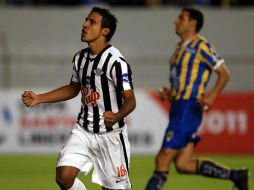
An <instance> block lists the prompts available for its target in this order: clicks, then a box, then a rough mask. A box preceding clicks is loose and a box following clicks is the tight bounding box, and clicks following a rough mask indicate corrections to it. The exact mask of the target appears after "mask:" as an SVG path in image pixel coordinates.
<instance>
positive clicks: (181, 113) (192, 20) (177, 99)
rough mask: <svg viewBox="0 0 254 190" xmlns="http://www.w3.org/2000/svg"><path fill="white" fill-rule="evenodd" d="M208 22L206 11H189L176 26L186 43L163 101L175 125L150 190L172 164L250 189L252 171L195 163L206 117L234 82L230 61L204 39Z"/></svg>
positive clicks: (176, 57)
mask: <svg viewBox="0 0 254 190" xmlns="http://www.w3.org/2000/svg"><path fill="white" fill-rule="evenodd" d="M203 20H204V19H203V14H202V12H201V11H199V10H197V9H194V8H184V9H182V11H181V13H180V15H179V16H178V17H177V19H176V21H175V26H176V34H177V35H178V36H179V37H180V40H181V41H180V43H179V44H178V46H177V48H176V51H175V52H174V54H173V55H172V57H171V59H170V71H171V72H170V84H171V87H170V89H169V88H163V89H162V90H161V92H160V93H161V97H162V98H164V99H165V98H167V99H168V100H169V101H170V102H171V110H170V116H169V124H168V127H167V130H166V132H165V136H164V139H163V143H162V147H161V149H160V151H159V153H158V154H157V156H156V168H155V171H154V173H153V175H152V177H151V178H150V180H149V182H148V184H147V186H146V190H160V189H162V187H163V185H164V183H165V182H166V180H167V176H168V173H169V169H170V165H171V163H172V162H174V164H175V166H176V169H177V171H178V172H179V173H184V174H197V175H203V176H206V177H212V178H219V179H229V180H231V181H232V182H233V183H234V186H235V187H236V188H237V189H238V190H248V170H247V169H240V170H235V169H228V168H226V167H223V166H221V165H218V164H217V163H215V162H213V161H210V160H206V159H204V160H202V159H194V158H193V151H194V147H195V145H196V144H197V143H198V141H199V140H200V138H199V136H198V135H197V130H198V128H199V126H200V124H201V120H202V113H203V111H204V110H206V109H209V108H210V107H211V106H212V105H213V103H214V101H215V99H216V97H217V96H218V95H219V94H220V92H221V91H222V90H223V88H224V87H225V85H226V84H227V82H228V80H229V71H228V69H227V67H226V65H225V64H224V60H223V59H222V58H221V56H219V55H218V53H217V52H216V51H215V49H214V47H213V46H212V45H211V44H210V43H209V42H208V41H207V40H206V39H205V38H204V37H202V36H200V35H199V34H198V33H199V31H200V30H201V28H202V26H203ZM212 71H215V73H216V74H217V76H218V77H217V81H216V84H215V85H214V87H213V88H212V89H211V91H209V92H206V91H205V88H206V86H207V83H208V81H209V78H210V75H211V72H212Z"/></svg>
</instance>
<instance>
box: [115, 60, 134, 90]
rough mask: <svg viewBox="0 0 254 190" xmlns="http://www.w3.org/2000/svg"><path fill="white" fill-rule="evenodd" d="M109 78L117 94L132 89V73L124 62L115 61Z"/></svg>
mask: <svg viewBox="0 0 254 190" xmlns="http://www.w3.org/2000/svg"><path fill="white" fill-rule="evenodd" d="M111 78H112V79H113V82H114V84H115V86H116V88H117V91H118V92H122V91H125V90H130V89H133V81H132V71H131V67H130V65H129V64H128V63H127V62H125V61H122V60H120V61H115V62H114V64H113V67H112V70H111Z"/></svg>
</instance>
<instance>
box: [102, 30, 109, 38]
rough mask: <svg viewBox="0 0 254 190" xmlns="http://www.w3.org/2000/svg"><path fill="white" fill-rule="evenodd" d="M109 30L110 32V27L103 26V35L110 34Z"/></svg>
mask: <svg viewBox="0 0 254 190" xmlns="http://www.w3.org/2000/svg"><path fill="white" fill-rule="evenodd" d="M109 32H110V29H109V28H103V29H102V35H103V36H107V35H108V34H109Z"/></svg>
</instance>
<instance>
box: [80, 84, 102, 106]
mask: <svg viewBox="0 0 254 190" xmlns="http://www.w3.org/2000/svg"><path fill="white" fill-rule="evenodd" d="M81 94H82V102H83V104H86V105H88V104H93V106H96V105H97V100H99V99H100V93H99V92H96V91H95V92H94V91H93V89H90V88H89V87H87V86H84V87H82V90H81Z"/></svg>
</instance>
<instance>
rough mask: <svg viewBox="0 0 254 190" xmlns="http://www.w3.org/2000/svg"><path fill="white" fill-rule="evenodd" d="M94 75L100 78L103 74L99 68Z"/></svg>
mask: <svg viewBox="0 0 254 190" xmlns="http://www.w3.org/2000/svg"><path fill="white" fill-rule="evenodd" d="M93 72H94V73H95V75H96V76H101V75H102V74H103V73H104V72H103V71H102V70H101V68H98V69H96V70H94V71H93Z"/></svg>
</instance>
